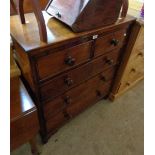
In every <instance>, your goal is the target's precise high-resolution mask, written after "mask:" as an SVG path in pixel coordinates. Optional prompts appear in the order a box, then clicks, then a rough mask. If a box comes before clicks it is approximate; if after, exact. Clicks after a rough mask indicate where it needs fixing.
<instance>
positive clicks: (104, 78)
mask: <svg viewBox="0 0 155 155" xmlns="http://www.w3.org/2000/svg"><path fill="white" fill-rule="evenodd" d="M100 79H101V80H102V81H103V82H106V81H107V79H106V77H105V76H104V75H102V74H101V75H100Z"/></svg>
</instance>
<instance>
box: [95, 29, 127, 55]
mask: <svg viewBox="0 0 155 155" xmlns="http://www.w3.org/2000/svg"><path fill="white" fill-rule="evenodd" d="M126 35H127V34H126V29H122V30H119V31H116V32H114V33H110V34H107V35H104V36H102V37H100V38H98V39H97V40H96V44H95V53H94V55H95V56H99V55H102V54H104V53H106V52H108V51H111V50H113V49H115V48H118V47H121V46H122V45H123V41H124V40H125V38H126Z"/></svg>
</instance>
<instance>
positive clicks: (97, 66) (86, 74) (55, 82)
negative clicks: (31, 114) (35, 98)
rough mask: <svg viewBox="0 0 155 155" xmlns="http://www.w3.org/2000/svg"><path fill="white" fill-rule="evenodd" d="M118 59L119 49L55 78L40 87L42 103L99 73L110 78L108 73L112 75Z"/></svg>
mask: <svg viewBox="0 0 155 155" xmlns="http://www.w3.org/2000/svg"><path fill="white" fill-rule="evenodd" d="M118 58H119V49H118V50H116V51H113V52H111V53H108V54H106V55H104V56H102V57H99V58H97V59H95V60H93V61H92V62H89V63H87V64H85V65H82V66H80V67H79V68H76V69H73V70H71V71H69V72H67V73H64V74H62V75H60V76H57V77H56V78H54V79H52V80H51V81H49V82H47V83H46V84H44V85H43V86H41V88H40V91H41V98H42V101H46V100H49V99H53V98H54V97H56V96H58V95H60V94H62V93H64V92H65V91H67V90H69V89H70V88H72V87H75V86H76V85H78V84H80V83H81V82H83V81H85V80H87V79H89V78H91V77H92V76H95V75H96V74H98V73H100V72H103V71H105V73H104V75H105V78H108V76H111V75H110V73H112V74H113V73H114V71H115V68H111V67H112V66H114V65H115V64H116V63H117V62H118ZM108 68H111V69H110V72H109V70H107V69H108Z"/></svg>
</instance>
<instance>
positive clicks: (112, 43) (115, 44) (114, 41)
mask: <svg viewBox="0 0 155 155" xmlns="http://www.w3.org/2000/svg"><path fill="white" fill-rule="evenodd" d="M110 43H111V45H113V46H117V45H118V44H119V40H117V39H112V40H111V42H110Z"/></svg>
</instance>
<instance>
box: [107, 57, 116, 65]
mask: <svg viewBox="0 0 155 155" xmlns="http://www.w3.org/2000/svg"><path fill="white" fill-rule="evenodd" d="M105 62H106V63H107V64H108V65H112V64H113V63H114V60H113V59H110V58H106V60H105Z"/></svg>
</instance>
